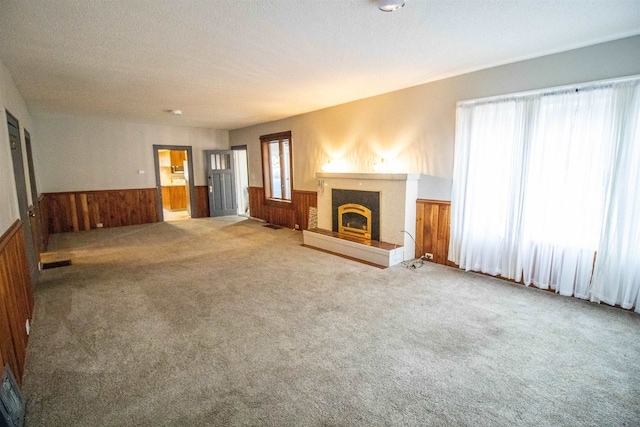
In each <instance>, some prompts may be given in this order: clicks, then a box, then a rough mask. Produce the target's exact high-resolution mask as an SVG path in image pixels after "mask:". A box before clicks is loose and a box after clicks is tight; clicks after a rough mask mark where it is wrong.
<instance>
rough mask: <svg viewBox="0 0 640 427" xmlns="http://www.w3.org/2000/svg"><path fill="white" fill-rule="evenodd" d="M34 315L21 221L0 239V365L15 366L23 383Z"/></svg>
mask: <svg viewBox="0 0 640 427" xmlns="http://www.w3.org/2000/svg"><path fill="white" fill-rule="evenodd" d="M32 314H33V287H32V284H31V278H30V277H29V267H28V263H27V255H26V248H25V240H24V232H23V230H22V222H21V221H20V220H17V221H16V222H15V223H14V224H13V225H12V226H11V227H10V228H9V229H8V230H7V231H6V232H5V233H4V234H3V235H2V237H0V366H4V365H5V364H6V363H8V364H9V366H11V370H12V371H13V373H14V375H15V377H16V380H17V381H18V382H19V383H22V375H23V373H24V361H25V357H26V354H27V339H28V335H27V329H26V325H27V321H28V322H31V316H32Z"/></svg>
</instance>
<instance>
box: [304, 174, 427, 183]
mask: <svg viewBox="0 0 640 427" xmlns="http://www.w3.org/2000/svg"><path fill="white" fill-rule="evenodd" d="M316 178H318V179H360V180H364V179H370V180H376V181H417V180H419V179H420V174H419V173H358V172H316Z"/></svg>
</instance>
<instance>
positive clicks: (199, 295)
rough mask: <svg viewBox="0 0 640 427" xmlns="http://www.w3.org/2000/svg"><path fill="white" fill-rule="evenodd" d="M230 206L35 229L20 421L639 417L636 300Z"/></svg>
mask: <svg viewBox="0 0 640 427" xmlns="http://www.w3.org/2000/svg"><path fill="white" fill-rule="evenodd" d="M301 243H302V236H301V234H300V233H299V232H294V231H291V230H288V229H280V230H273V229H269V228H265V227H263V226H262V224H261V223H258V222H254V221H251V220H246V219H244V218H238V217H228V218H222V219H209V218H206V219H192V220H185V221H179V222H173V223H158V224H150V225H144V226H133V227H123V228H118V229H102V230H94V231H90V232H80V233H69V234H59V235H52V236H51V241H50V250H51V251H53V252H56V255H57V256H58V257H62V258H64V257H65V256H66V255H68V256H69V257H71V258H72V260H73V264H72V265H71V266H68V267H61V268H57V269H52V270H46V271H44V272H43V273H42V280H41V281H40V283H39V284H38V285H37V288H36V309H35V316H34V321H33V328H32V332H31V337H30V339H29V347H28V354H27V365H26V374H25V379H24V385H23V391H24V393H25V396H26V397H27V400H28V404H27V405H28V406H27V411H28V414H27V426H48V427H49V426H65V427H67V426H227V425H230V426H245V425H251V426H262V425H264V426H383V425H384V426H390V425H397V426H411V425H415V426H418V425H420V426H423V425H452V426H459V425H469V426H479V425H482V426H485V425H492V426H512V425H536V426H540V425H549V426H558V425H567V426H575V425H582V426H589V425H591V426H603V425H615V426H632V425H636V426H637V425H639V423H640V339H639V338H640V316H638V315H637V314H633V313H630V312H626V311H622V310H619V309H615V308H611V307H607V306H598V305H594V304H591V303H588V302H585V301H580V300H576V299H572V298H565V297H560V296H557V295H554V294H551V293H548V292H543V291H537V290H534V289H527V288H524V287H522V286H518V285H513V284H509V283H507V282H504V281H500V280H495V279H492V278H489V277H484V276H480V275H475V274H470V273H464V272H462V271H458V270H456V269H452V268H448V267H443V266H439V265H436V264H432V263H427V264H425V265H424V267H422V268H420V269H417V270H408V269H405V268H403V267H402V266H396V267H393V268H389V269H386V270H381V269H378V268H374V267H370V266H367V265H364V264H360V263H357V262H353V261H349V260H345V259H343V258H340V257H337V256H333V255H330V254H326V253H323V252H319V251H315V250H313V249H309V248H305V247H302V246H301Z"/></svg>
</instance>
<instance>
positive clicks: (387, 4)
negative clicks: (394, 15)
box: [378, 0, 404, 12]
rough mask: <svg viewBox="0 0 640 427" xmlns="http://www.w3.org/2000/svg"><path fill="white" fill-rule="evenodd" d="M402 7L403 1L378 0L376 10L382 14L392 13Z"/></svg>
mask: <svg viewBox="0 0 640 427" xmlns="http://www.w3.org/2000/svg"><path fill="white" fill-rule="evenodd" d="M402 6H404V0H379V1H378V9H380V10H381V11H383V12H393V11H396V10H398V9H400V8H401V7H402Z"/></svg>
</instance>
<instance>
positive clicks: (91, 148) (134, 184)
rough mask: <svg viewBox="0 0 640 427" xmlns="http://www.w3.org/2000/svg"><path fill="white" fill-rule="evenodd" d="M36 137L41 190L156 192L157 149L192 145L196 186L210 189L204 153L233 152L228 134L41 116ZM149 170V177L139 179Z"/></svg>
mask: <svg viewBox="0 0 640 427" xmlns="http://www.w3.org/2000/svg"><path fill="white" fill-rule="evenodd" d="M35 120H36V123H37V138H34V137H33V135H32V138H31V139H32V149H33V156H34V162H35V171H36V181H37V184H38V191H39V192H42V193H48V192H60V191H89V190H115V189H131V188H151V187H155V185H156V184H155V169H154V163H153V145H154V144H160V145H184V146H189V145H190V146H191V147H192V153H193V156H194V159H193V161H194V163H193V165H194V174H195V180H194V183H195V185H206V177H205V170H206V165H205V164H204V158H203V155H202V154H203V153H202V152H203V150H214V149H224V148H229V135H228V132H227V131H221V130H212V129H198V128H187V127H178V126H158V125H149V124H140V123H127V122H121V121H115V120H108V119H103V118H96V117H88V116H79V115H66V114H53V113H39V115H38V116H36V117H35ZM139 170H144V171H145V173H144V174H139V173H138V171H139Z"/></svg>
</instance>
